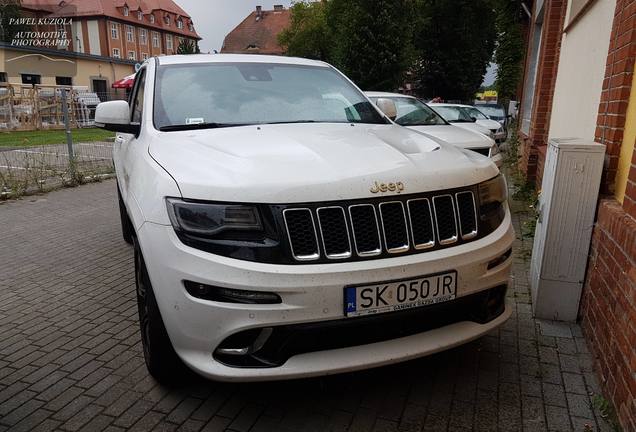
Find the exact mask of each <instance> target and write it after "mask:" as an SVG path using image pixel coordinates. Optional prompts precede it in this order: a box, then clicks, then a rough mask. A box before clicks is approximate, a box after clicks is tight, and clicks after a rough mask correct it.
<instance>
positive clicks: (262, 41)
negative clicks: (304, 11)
mask: <svg viewBox="0 0 636 432" xmlns="http://www.w3.org/2000/svg"><path fill="white" fill-rule="evenodd" d="M256 18H257V12H256V11H254V12H252V13H251V14H249V15H248V16H247V18H245V19H244V20H243V22H242V23H240V24H239V25H238V26H236V27H235V28H234V30H232V31H231V32H230V33H228V35H227V36H225V40H224V41H223V47H222V48H221V52H222V53H253V54H284V50H283V48H282V47H281V46H280V45H279V44H278V34H279V33H280V32H281V31H283V30H284V29H285V28H287V27H288V26H289V22H290V20H291V12H290V10H289V9H282V10H268V11H261V13H260V18H259V19H256Z"/></svg>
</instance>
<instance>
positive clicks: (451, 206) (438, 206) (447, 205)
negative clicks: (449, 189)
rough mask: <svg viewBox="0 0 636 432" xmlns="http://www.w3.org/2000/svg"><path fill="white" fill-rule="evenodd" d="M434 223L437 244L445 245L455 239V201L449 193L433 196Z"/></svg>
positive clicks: (453, 241)
mask: <svg viewBox="0 0 636 432" xmlns="http://www.w3.org/2000/svg"><path fill="white" fill-rule="evenodd" d="M433 207H434V209H435V211H434V213H435V224H436V225H437V239H438V241H439V244H441V245H447V244H451V243H455V242H456V241H457V222H456V220H455V203H454V200H453V197H452V196H451V195H442V196H436V197H434V198H433Z"/></svg>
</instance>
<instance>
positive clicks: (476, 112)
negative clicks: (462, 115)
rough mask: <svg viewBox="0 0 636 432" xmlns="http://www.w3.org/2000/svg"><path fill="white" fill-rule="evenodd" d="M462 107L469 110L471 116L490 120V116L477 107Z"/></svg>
mask: <svg viewBox="0 0 636 432" xmlns="http://www.w3.org/2000/svg"><path fill="white" fill-rule="evenodd" d="M462 109H465V110H466V111H467V112H468V116H469V117H475V118H476V119H477V120H488V117H486V115H484V113H483V112H481V111H479V110H478V109H477V108H474V107H467V108H466V107H464V108H462Z"/></svg>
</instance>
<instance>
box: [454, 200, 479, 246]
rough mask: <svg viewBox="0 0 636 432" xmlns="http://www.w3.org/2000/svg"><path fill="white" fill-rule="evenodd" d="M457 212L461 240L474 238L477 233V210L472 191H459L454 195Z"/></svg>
mask: <svg viewBox="0 0 636 432" xmlns="http://www.w3.org/2000/svg"><path fill="white" fill-rule="evenodd" d="M455 200H456V201H457V212H458V213H459V232H460V233H461V235H462V239H463V240H468V239H471V238H474V237H475V236H476V235H477V211H476V208H475V196H474V195H473V193H472V192H470V191H466V192H460V193H458V194H456V195H455Z"/></svg>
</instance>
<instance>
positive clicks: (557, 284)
mask: <svg viewBox="0 0 636 432" xmlns="http://www.w3.org/2000/svg"><path fill="white" fill-rule="evenodd" d="M604 156H605V146H604V145H601V144H597V143H593V142H587V141H583V140H581V139H578V138H560V139H552V140H550V143H549V145H548V151H547V156H546V162H545V169H544V174H543V182H542V187H543V190H542V192H541V195H540V197H539V218H538V220H537V227H536V231H535V236H534V247H533V250H532V262H531V265H530V288H531V292H532V311H533V313H534V316H535V317H537V318H544V319H553V320H559V321H575V320H576V317H577V314H578V311H579V301H580V299H581V290H582V288H583V281H584V279H585V267H586V265H587V259H588V254H589V249H590V240H591V237H592V230H593V228H594V214H595V211H596V203H597V201H598V193H599V187H600V183H601V174H602V171H603V160H604Z"/></svg>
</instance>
